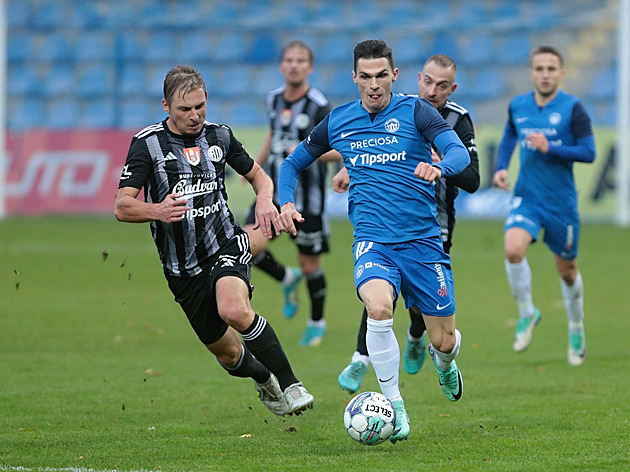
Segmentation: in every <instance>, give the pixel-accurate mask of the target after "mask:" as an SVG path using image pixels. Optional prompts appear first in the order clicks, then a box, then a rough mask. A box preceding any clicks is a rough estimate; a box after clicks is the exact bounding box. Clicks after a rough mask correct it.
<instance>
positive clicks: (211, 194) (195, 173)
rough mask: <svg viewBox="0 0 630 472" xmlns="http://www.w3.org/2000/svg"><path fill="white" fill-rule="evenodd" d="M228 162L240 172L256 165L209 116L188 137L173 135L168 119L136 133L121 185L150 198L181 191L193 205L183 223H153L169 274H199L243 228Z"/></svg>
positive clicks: (158, 199) (228, 131)
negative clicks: (232, 202) (228, 181)
mask: <svg viewBox="0 0 630 472" xmlns="http://www.w3.org/2000/svg"><path fill="white" fill-rule="evenodd" d="M226 164H228V165H229V166H230V167H232V168H233V169H234V170H235V171H236V172H238V173H239V174H241V175H244V174H247V173H248V172H249V171H250V170H251V169H252V168H253V166H254V160H253V159H252V158H251V157H250V156H249V154H247V152H246V151H245V149H244V148H243V146H242V144H241V143H240V142H239V141H238V140H237V139H236V138H235V137H234V134H233V133H232V130H231V129H230V128H229V127H228V126H226V125H218V124H214V123H209V122H207V121H206V122H205V123H204V130H203V131H202V132H201V134H200V135H199V136H198V137H196V138H193V137H190V138H189V137H184V136H181V135H176V134H173V133H172V132H171V131H170V130H169V129H168V126H167V125H166V120H165V121H162V122H161V123H156V124H154V125H151V126H148V127H147V128H145V129H143V130H142V131H140V132H139V133H137V134H136V135H135V136H134V137H133V139H132V141H131V145H130V147H129V153H128V154H127V160H126V162H125V166H124V168H123V172H122V175H121V178H120V182H119V184H118V187H119V188H123V187H133V188H136V189H142V188H144V198H145V201H146V202H148V203H159V202H161V201H163V200H164V198H166V196H167V195H170V194H171V193H173V192H177V193H178V194H179V195H181V196H182V197H185V198H187V199H188V203H187V205H188V206H189V207H191V209H190V210H189V211H188V212H187V213H186V216H185V217H184V219H183V220H182V221H181V222H177V223H171V224H167V223H163V222H161V221H152V222H151V233H152V235H153V240H154V241H155V245H156V246H157V249H158V253H159V255H160V260H161V261H162V265H163V267H164V272H165V273H166V274H169V275H174V276H181V277H191V276H194V275H197V274H199V273H200V272H201V271H202V269H203V268H204V267H205V265H206V264H207V263H208V261H209V260H210V258H211V256H212V255H213V254H215V253H216V252H217V251H218V250H219V247H221V246H222V245H223V244H224V243H225V242H226V241H228V240H230V239H232V238H233V237H234V236H235V235H237V234H239V233H240V232H241V231H242V230H241V229H240V226H239V225H238V223H236V222H235V220H234V216H233V215H232V212H231V211H230V209H229V208H228V204H227V199H228V197H227V192H226V189H225V165H226ZM244 244H247V241H246V238H244Z"/></svg>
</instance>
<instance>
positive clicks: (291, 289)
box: [282, 267, 303, 318]
mask: <svg viewBox="0 0 630 472" xmlns="http://www.w3.org/2000/svg"><path fill="white" fill-rule="evenodd" d="M287 270H290V271H291V273H292V274H293V279H292V281H291V282H290V283H288V284H284V283H283V284H282V293H283V294H284V306H283V307H282V311H283V313H284V316H285V318H293V316H295V313H296V312H297V309H298V296H297V286H298V284H299V283H300V280H302V275H303V274H302V271H301V270H300V269H298V268H297V267H289V268H288V269H287Z"/></svg>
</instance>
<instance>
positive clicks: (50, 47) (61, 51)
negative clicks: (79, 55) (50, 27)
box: [33, 33, 74, 62]
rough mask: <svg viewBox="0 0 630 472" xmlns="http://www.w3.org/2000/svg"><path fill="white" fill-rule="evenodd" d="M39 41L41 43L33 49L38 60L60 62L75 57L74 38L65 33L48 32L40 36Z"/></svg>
mask: <svg viewBox="0 0 630 472" xmlns="http://www.w3.org/2000/svg"><path fill="white" fill-rule="evenodd" d="M38 42H39V43H40V44H38V46H37V47H35V48H34V49H33V53H34V57H33V58H34V59H36V60H40V61H46V62H59V61H69V60H72V59H73V58H74V55H73V54H74V53H73V43H72V40H71V38H70V37H69V36H66V34H64V33H47V34H45V35H43V37H42V36H39V38H38Z"/></svg>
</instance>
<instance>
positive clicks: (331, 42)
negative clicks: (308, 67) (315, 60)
mask: <svg viewBox="0 0 630 472" xmlns="http://www.w3.org/2000/svg"><path fill="white" fill-rule="evenodd" d="M355 45H356V44H355V42H354V40H353V39H352V36H351V35H350V34H349V33H346V32H336V33H331V34H327V35H325V37H324V38H323V39H322V41H321V44H320V45H319V47H316V51H317V55H318V57H319V58H320V59H319V60H321V61H322V62H326V63H341V64H345V65H346V66H349V67H352V50H353V49H354V46H355Z"/></svg>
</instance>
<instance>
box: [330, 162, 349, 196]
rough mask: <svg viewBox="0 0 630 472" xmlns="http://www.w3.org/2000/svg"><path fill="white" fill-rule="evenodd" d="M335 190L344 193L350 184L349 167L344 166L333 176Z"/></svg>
mask: <svg viewBox="0 0 630 472" xmlns="http://www.w3.org/2000/svg"><path fill="white" fill-rule="evenodd" d="M332 183H333V190H334V191H335V192H337V193H344V192H345V191H347V190H348V187H349V186H350V176H349V175H348V169H346V168H345V167H342V168H341V169H339V172H337V173H336V174H335V176H334V177H333V178H332Z"/></svg>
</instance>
